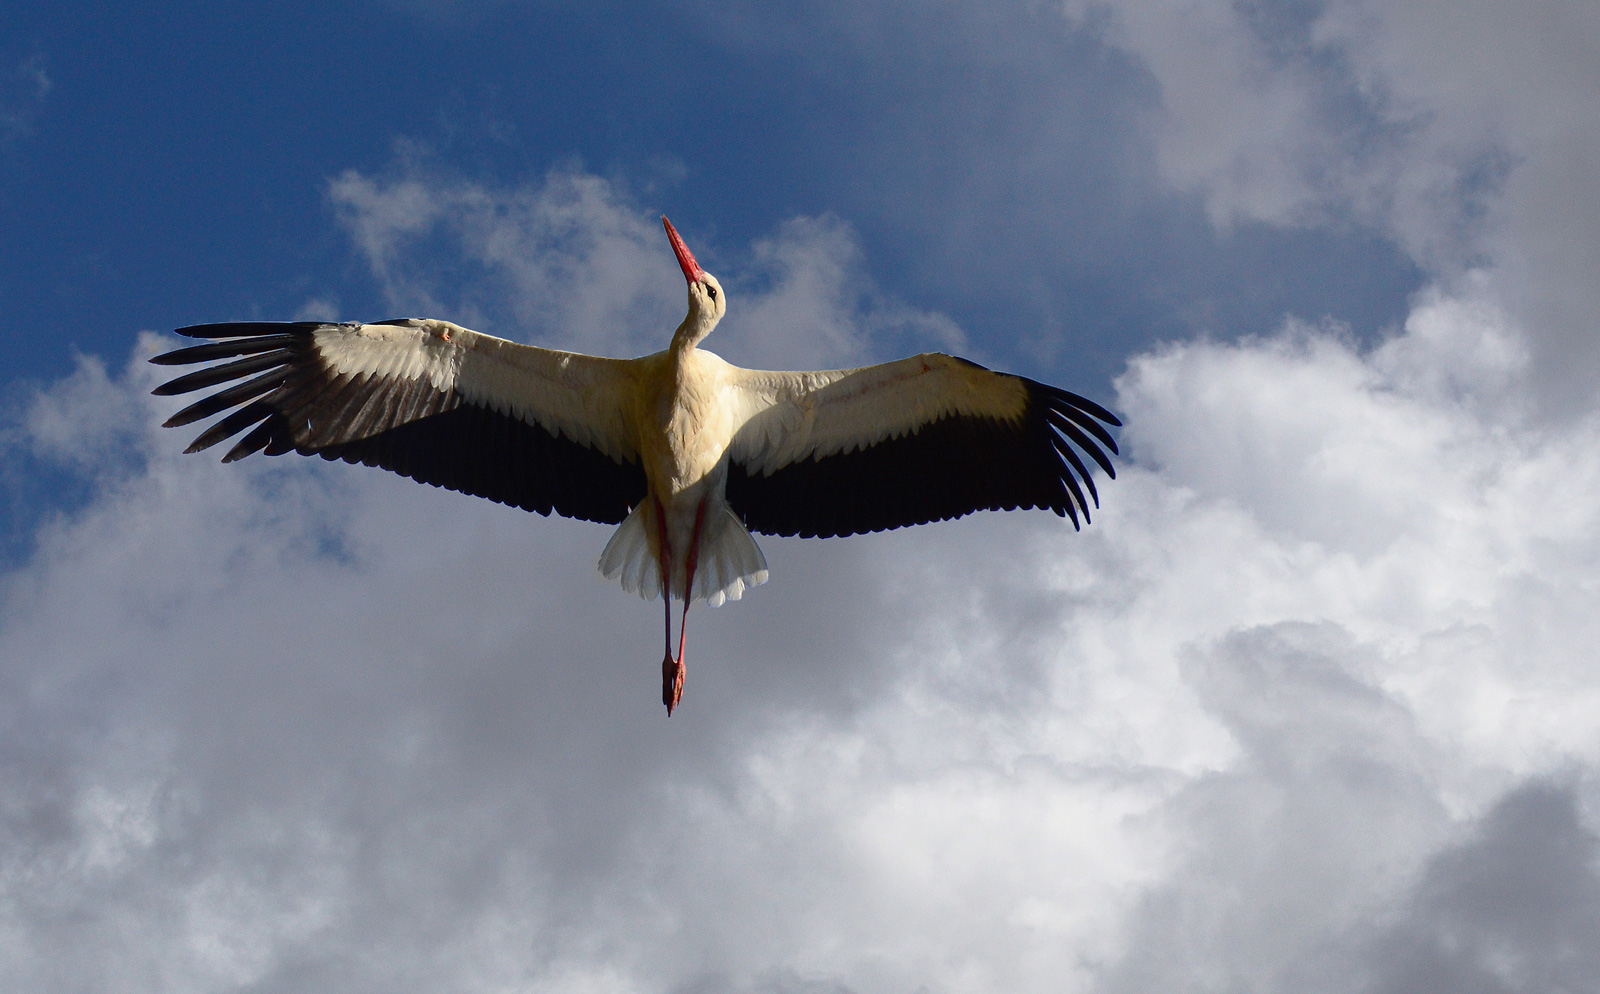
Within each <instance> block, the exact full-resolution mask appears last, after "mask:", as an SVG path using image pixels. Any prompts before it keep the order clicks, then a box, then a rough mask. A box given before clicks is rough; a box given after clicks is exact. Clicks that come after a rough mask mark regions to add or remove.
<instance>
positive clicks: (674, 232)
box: [661, 214, 706, 283]
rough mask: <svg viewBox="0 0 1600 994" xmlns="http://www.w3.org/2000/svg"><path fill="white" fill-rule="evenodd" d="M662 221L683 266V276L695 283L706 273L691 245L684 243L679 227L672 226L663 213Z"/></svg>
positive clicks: (673, 249) (679, 263)
mask: <svg viewBox="0 0 1600 994" xmlns="http://www.w3.org/2000/svg"><path fill="white" fill-rule="evenodd" d="M661 223H662V224H663V225H665V226H666V229H667V238H668V239H669V240H671V242H672V251H673V252H675V253H677V255H678V265H680V266H682V267H683V278H684V279H686V280H688V281H689V282H690V283H693V282H695V281H697V280H699V279H700V277H702V276H704V275H705V274H706V271H705V270H704V269H701V268H700V264H699V263H698V262H695V261H694V254H693V253H692V252H690V251H689V246H687V245H685V244H683V239H682V238H681V237H680V236H679V235H678V229H677V228H674V227H673V226H672V222H671V221H668V220H667V216H666V215H665V214H663V215H661Z"/></svg>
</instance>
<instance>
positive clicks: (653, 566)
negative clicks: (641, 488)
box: [600, 500, 661, 601]
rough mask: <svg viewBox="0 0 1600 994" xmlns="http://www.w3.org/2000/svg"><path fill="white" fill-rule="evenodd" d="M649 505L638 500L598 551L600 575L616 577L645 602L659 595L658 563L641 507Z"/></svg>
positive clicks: (624, 586)
mask: <svg viewBox="0 0 1600 994" xmlns="http://www.w3.org/2000/svg"><path fill="white" fill-rule="evenodd" d="M648 506H650V502H649V501H648V500H646V501H641V502H640V503H639V506H638V507H635V508H634V509H633V511H632V512H631V513H629V515H628V516H627V517H626V518H623V519H622V524H620V525H618V526H617V530H616V531H614V532H612V533H611V540H610V541H609V542H607V543H606V547H605V551H604V552H601V553H600V574H601V575H602V576H605V577H607V578H608V579H609V578H615V579H617V580H618V581H619V582H620V583H621V584H622V589H623V590H626V591H627V592H628V593H630V594H638V595H639V596H640V597H643V598H644V599H645V600H647V601H648V600H654V599H655V598H657V597H660V596H661V566H660V564H659V563H657V562H656V557H655V556H654V555H653V554H651V552H650V535H649V533H648V531H647V530H646V527H645V516H644V509H645V508H646V507H648Z"/></svg>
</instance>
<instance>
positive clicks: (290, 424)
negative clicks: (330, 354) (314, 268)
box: [150, 322, 645, 524]
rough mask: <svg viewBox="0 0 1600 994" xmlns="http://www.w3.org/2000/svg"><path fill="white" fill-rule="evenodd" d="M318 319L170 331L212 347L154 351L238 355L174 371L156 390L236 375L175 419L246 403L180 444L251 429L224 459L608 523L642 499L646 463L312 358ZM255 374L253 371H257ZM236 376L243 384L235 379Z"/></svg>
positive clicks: (414, 384)
mask: <svg viewBox="0 0 1600 994" xmlns="http://www.w3.org/2000/svg"><path fill="white" fill-rule="evenodd" d="M322 327H325V325H323V324H321V323H317V322H295V323H276V322H247V323H235V324H213V325H195V326H192V327H188V328H180V329H178V334H180V335H186V336H188V337H191V338H210V339H221V340H222V341H219V342H216V343H215V344H211V345H200V346H195V347H192V348H187V349H178V350H177V351H174V352H168V353H166V354H164V355H159V356H156V357H155V358H154V359H152V360H150V361H151V362H154V363H157V364H160V365H184V364H188V363H195V362H206V361H209V360H212V359H222V358H230V357H233V356H244V357H245V358H242V359H236V360H235V361H233V362H229V363H223V364H221V365H218V366H211V367H208V368H206V369H203V370H199V371H197V372H193V373H189V374H186V375H184V376H180V377H178V378H177V379H174V380H171V381H169V382H167V383H165V384H163V385H162V386H159V387H157V388H156V389H155V391H154V392H155V393H156V394H158V395H161V396H167V395H171V394H180V393H188V392H190V391H194V390H200V389H204V388H206V387H211V386H216V385H219V384H223V383H232V384H233V385H231V386H228V387H226V388H225V389H223V390H220V391H218V392H217V393H214V394H211V395H208V396H207V397H204V398H202V399H201V400H200V401H198V402H197V403H194V404H191V405H190V406H189V407H187V408H185V409H184V410H182V411H180V412H178V414H176V415H174V416H173V417H172V418H171V419H169V420H168V422H167V424H168V425H169V426H179V425H184V424H188V423H190V422H193V421H197V420H199V419H201V418H204V417H208V416H210V415H212V414H216V413H219V412H221V411H223V410H226V409H227V408H230V407H234V406H236V405H239V404H244V406H243V407H241V408H240V409H239V410H236V411H234V412H233V413H231V414H229V415H227V416H226V417H224V418H222V419H221V420H219V421H217V422H216V423H215V424H213V425H211V426H210V427H209V428H207V429H206V430H205V431H204V432H202V433H201V434H200V436H199V437H198V438H196V439H195V441H194V443H193V444H192V445H190V446H189V448H188V449H187V450H186V451H189V452H197V451H199V450H201V449H205V448H209V447H210V446H212V445H215V444H216V443H218V442H220V441H222V440H223V439H225V438H230V437H232V436H234V435H237V434H238V433H239V432H242V431H245V429H247V428H249V429H251V430H250V431H249V432H248V433H247V434H246V435H245V436H244V438H242V439H241V440H240V441H239V442H238V443H237V444H235V445H234V446H233V447H232V448H231V449H230V450H229V451H228V453H227V455H226V456H224V457H223V461H224V462H232V461H234V460H236V459H242V458H244V457H245V456H248V455H250V454H252V453H255V452H262V451H264V452H266V454H268V455H280V454H282V453H284V452H299V453H301V454H302V455H320V456H322V457H323V458H325V459H342V460H344V461H345V462H350V463H362V464H364V465H368V466H378V467H381V468H383V469H388V470H392V471H394V472H396V473H399V474H400V475H402V476H408V477H410V478H412V479H414V480H417V481H419V482H421V483H427V484H431V485H433V486H437V487H445V488H447V489H450V490H457V491H460V492H461V493H467V494H472V495H474V496H478V497H486V498H488V499H489V500H493V501H497V502H499V503H502V504H509V505H512V506H514V507H521V508H524V509H526V510H529V511H537V512H539V513H540V514H549V513H550V512H551V511H555V512H556V513H558V514H562V515H566V516H568V517H573V518H584V519H587V520H590V521H601V522H607V523H611V524H615V523H617V522H619V521H621V520H622V519H623V518H624V517H626V516H627V514H628V511H629V510H630V509H631V508H632V507H633V505H635V504H637V503H638V502H639V501H640V500H642V499H643V498H644V493H645V478H644V470H643V469H642V468H641V467H640V466H639V465H638V464H637V463H619V462H617V461H615V460H613V459H611V458H610V457H608V456H606V455H605V454H603V453H601V452H599V451H597V450H596V449H593V448H590V447H588V446H586V445H581V444H579V443H577V442H574V441H572V440H571V439H569V438H566V437H563V436H560V435H553V434H551V433H550V432H549V431H547V430H546V429H545V428H544V427H542V426H540V425H537V424H529V423H528V422H525V421H522V420H520V419H518V418H515V417H512V416H510V415H506V414H498V413H496V412H494V411H492V410H490V409H488V408H486V407H480V406H478V405H475V404H471V403H468V402H466V401H464V400H463V399H462V398H461V397H460V396H459V395H458V394H457V393H456V391H455V390H453V389H451V390H445V391H441V390H437V389H435V388H434V387H433V386H432V384H431V383H429V382H427V381H426V380H420V379H418V380H410V381H407V380H401V379H390V378H385V377H375V376H368V375H365V374H361V375H357V376H347V375H339V374H337V373H335V372H334V371H333V370H331V369H330V368H329V367H327V366H325V365H324V364H323V363H322V361H321V360H320V359H319V357H318V355H317V351H316V347H315V343H314V339H313V336H314V335H315V333H316V331H317V329H319V328H322ZM254 374H259V375H254ZM235 381H243V382H235Z"/></svg>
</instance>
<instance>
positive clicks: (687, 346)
mask: <svg viewBox="0 0 1600 994" xmlns="http://www.w3.org/2000/svg"><path fill="white" fill-rule="evenodd" d="M716 326H717V319H716V318H715V317H714V316H712V315H709V314H704V313H698V312H695V311H690V312H689V316H688V317H686V318H684V319H683V323H682V324H680V325H678V330H677V331H675V332H673V333H672V351H673V353H674V354H676V355H680V356H681V355H687V354H688V353H689V352H691V351H693V350H694V347H695V346H696V345H699V344H700V342H701V340H702V339H704V338H705V337H706V336H707V335H709V334H711V329H712V328H715V327H716Z"/></svg>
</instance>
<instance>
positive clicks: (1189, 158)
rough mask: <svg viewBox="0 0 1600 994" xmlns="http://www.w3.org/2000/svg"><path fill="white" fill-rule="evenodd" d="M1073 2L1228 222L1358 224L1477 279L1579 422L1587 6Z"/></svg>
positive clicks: (1185, 175) (1338, 0) (1588, 220)
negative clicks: (1148, 98)
mask: <svg viewBox="0 0 1600 994" xmlns="http://www.w3.org/2000/svg"><path fill="white" fill-rule="evenodd" d="M1066 9H1067V11H1068V14H1069V16H1070V17H1071V18H1072V19H1073V20H1074V22H1075V23H1080V24H1084V25H1099V26H1100V30H1102V32H1103V35H1104V37H1105V38H1106V39H1107V41H1108V42H1109V43H1111V44H1113V45H1115V46H1117V47H1119V48H1122V49H1124V50H1126V51H1128V52H1130V53H1132V54H1134V55H1135V56H1137V57H1138V58H1139V59H1140V60H1141V62H1142V63H1143V64H1144V66H1145V67H1146V68H1147V69H1148V70H1149V72H1150V74H1151V75H1152V77H1153V78H1154V80H1155V82H1156V83H1157V85H1158V86H1159V88H1160V94H1161V105H1160V112H1159V113H1158V114H1157V115H1156V116H1155V118H1154V119H1153V128H1154V135H1155V139H1156V149H1157V156H1156V158H1157V163H1158V165H1159V167H1160V169H1161V171H1162V174H1163V175H1164V176H1165V177H1166V179H1167V180H1168V181H1169V182H1170V183H1172V184H1173V185H1175V186H1176V187H1178V188H1180V189H1183V190H1189V191H1194V192H1196V193H1197V194H1199V195H1200V196H1201V197H1202V198H1203V199H1204V202H1205V203H1206V205H1207V209H1208V211H1209V213H1210V214H1211V216H1212V218H1213V220H1214V221H1216V222H1217V223H1218V224H1219V225H1227V224H1230V223H1233V222H1234V221H1236V220H1257V221H1265V222H1268V223H1271V224H1290V225H1295V224H1328V223H1332V224H1335V225H1340V224H1348V223H1349V222H1350V221H1351V220H1352V219H1354V220H1355V221H1357V222H1358V223H1361V224H1365V225H1368V226H1371V227H1373V228H1374V229H1376V230H1378V231H1380V232H1382V233H1384V234H1386V235H1387V236H1389V237H1392V238H1393V239H1395V240H1396V242H1397V243H1398V244H1400V245H1402V246H1403V247H1404V248H1405V249H1406V250H1407V251H1408V252H1409V253H1410V254H1411V255H1412V256H1413V257H1414V258H1415V259H1416V260H1417V261H1418V262H1419V263H1421V264H1422V265H1424V266H1425V267H1428V268H1429V269H1430V270H1431V271H1432V272H1433V273H1434V274H1435V275H1436V276H1438V277H1439V278H1441V279H1442V280H1444V281H1445V282H1446V283H1448V284H1451V285H1454V284H1455V282H1456V281H1457V280H1462V279H1468V278H1471V279H1477V280H1480V281H1481V280H1487V281H1488V282H1489V283H1490V285H1491V286H1492V287H1493V288H1494V296H1495V297H1496V298H1497V299H1498V300H1499V301H1500V302H1501V304H1502V306H1505V307H1507V308H1509V309H1510V310H1512V311H1513V312H1514V313H1515V314H1517V315H1518V316H1519V317H1520V318H1521V319H1522V322H1523V324H1524V326H1525V327H1526V328H1527V329H1528V331H1529V333H1530V336H1531V338H1530V343H1531V347H1532V355H1533V358H1534V360H1535V362H1536V365H1537V368H1538V370H1539V375H1540V378H1541V381H1542V384H1543V389H1542V390H1541V391H1540V394H1541V397H1540V399H1541V402H1542V403H1545V404H1547V405H1549V406H1553V407H1555V408H1557V409H1561V410H1564V411H1565V412H1566V413H1568V414H1572V413H1574V412H1575V411H1580V410H1583V409H1586V407H1587V402H1588V399H1589V398H1591V397H1592V394H1593V384H1594V382H1595V377H1596V373H1597V372H1600V358H1597V357H1600V352H1596V350H1595V349H1594V348H1593V347H1592V342H1593V337H1594V328H1595V321H1594V315H1595V313H1597V311H1600V290H1596V289H1595V287H1596V285H1597V283H1596V281H1595V280H1594V279H1593V274H1594V272H1595V271H1596V270H1597V269H1600V236H1597V235H1596V234H1595V233H1596V232H1597V231H1600V193H1596V191H1597V190H1600V103H1597V102H1596V101H1595V100H1594V99H1593V94H1594V93H1595V91H1596V89H1597V87H1600V62H1597V61H1596V59H1595V57H1594V53H1595V52H1596V51H1600V19H1597V18H1595V17H1594V16H1593V13H1594V12H1593V9H1592V7H1591V6H1590V5H1588V4H1585V3H1582V2H1573V0H1538V2H1534V3H1525V4H1518V5H1515V6H1508V5H1505V4H1500V3H1494V2H1493V0H1473V2H1470V3H1395V2H1389V0H1333V2H1329V3H1325V4H1317V5H1311V6H1290V7H1282V6H1274V5H1271V4H1239V3H1230V2H1227V0H1197V2H1190V3H1178V4H1173V3H1164V2H1152V0H1069V2H1068V3H1067V4H1066ZM1473 271H1476V275H1475V276H1472V277H1468V275H1467V274H1468V273H1470V272H1473ZM1461 292H1466V291H1465V288H1464V287H1463V288H1461Z"/></svg>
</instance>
